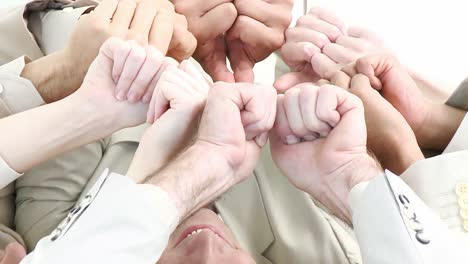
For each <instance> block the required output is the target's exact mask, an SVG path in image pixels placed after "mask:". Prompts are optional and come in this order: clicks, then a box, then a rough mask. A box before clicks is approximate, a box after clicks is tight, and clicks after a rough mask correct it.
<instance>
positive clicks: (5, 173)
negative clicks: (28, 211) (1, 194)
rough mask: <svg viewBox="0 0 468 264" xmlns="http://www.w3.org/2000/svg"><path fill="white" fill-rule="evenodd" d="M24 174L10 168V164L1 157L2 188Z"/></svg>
mask: <svg viewBox="0 0 468 264" xmlns="http://www.w3.org/2000/svg"><path fill="white" fill-rule="evenodd" d="M22 175H23V174H20V173H18V172H16V171H15V170H13V169H12V168H10V166H9V165H8V164H7V163H6V162H5V161H4V160H3V159H2V158H1V157H0V190H1V189H3V188H5V187H6V186H7V185H8V184H10V183H12V182H14V181H15V180H16V179H18V178H19V177H21V176H22Z"/></svg>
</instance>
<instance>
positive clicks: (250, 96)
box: [195, 83, 276, 183]
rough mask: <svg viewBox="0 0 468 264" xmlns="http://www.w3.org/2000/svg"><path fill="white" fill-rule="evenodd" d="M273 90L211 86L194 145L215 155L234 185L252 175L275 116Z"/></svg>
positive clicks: (225, 84) (224, 84)
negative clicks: (223, 162)
mask: <svg viewBox="0 0 468 264" xmlns="http://www.w3.org/2000/svg"><path fill="white" fill-rule="evenodd" d="M275 102H276V91H275V90H274V89H273V87H268V86H257V85H252V84H246V83H239V84H227V83H215V84H214V85H213V86H212V88H211V90H210V93H209V95H208V100H207V103H206V106H205V111H204V114H203V116H202V120H201V123H200V129H199V132H198V138H197V140H196V141H195V145H198V146H201V147H202V148H205V149H209V150H210V151H212V152H213V151H214V152H217V153H218V156H220V157H222V158H223V159H224V160H226V161H227V163H228V164H229V167H230V169H231V171H232V172H233V173H234V175H235V179H234V182H235V183H238V182H240V181H242V180H243V179H245V178H246V177H247V176H249V175H250V173H252V171H253V169H254V167H255V165H256V163H257V161H258V159H259V155H260V150H261V148H262V147H263V146H264V145H265V144H266V142H267V140H268V131H269V130H270V129H271V128H272V127H273V123H274V121H275V115H276V104H275Z"/></svg>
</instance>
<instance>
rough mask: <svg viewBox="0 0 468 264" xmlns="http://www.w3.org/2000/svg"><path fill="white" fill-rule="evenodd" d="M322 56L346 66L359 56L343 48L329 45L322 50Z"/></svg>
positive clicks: (332, 44) (333, 44)
mask: <svg viewBox="0 0 468 264" xmlns="http://www.w3.org/2000/svg"><path fill="white" fill-rule="evenodd" d="M322 52H323V54H325V55H326V56H327V57H329V58H330V59H332V60H333V61H334V62H336V63H338V64H348V63H350V62H353V61H355V60H356V59H358V57H359V55H358V54H357V53H356V52H354V51H352V50H350V49H347V48H345V47H343V46H340V45H337V44H335V43H329V44H327V45H325V47H323V49H322Z"/></svg>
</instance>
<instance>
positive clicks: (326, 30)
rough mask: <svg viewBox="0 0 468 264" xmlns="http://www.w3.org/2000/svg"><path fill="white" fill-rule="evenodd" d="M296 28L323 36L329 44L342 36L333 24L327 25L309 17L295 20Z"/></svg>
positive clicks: (320, 20)
mask: <svg viewBox="0 0 468 264" xmlns="http://www.w3.org/2000/svg"><path fill="white" fill-rule="evenodd" d="M296 27H298V28H303V29H308V30H313V31H315V32H318V33H321V34H323V35H325V36H326V37H327V39H328V40H329V41H331V42H335V41H336V39H337V38H338V37H339V36H340V35H342V34H343V33H342V32H341V30H340V29H339V28H338V27H337V26H335V25H334V24H331V23H328V22H326V21H324V20H322V19H318V18H317V17H315V16H311V15H306V16H302V17H300V18H299V19H298V20H297V23H296Z"/></svg>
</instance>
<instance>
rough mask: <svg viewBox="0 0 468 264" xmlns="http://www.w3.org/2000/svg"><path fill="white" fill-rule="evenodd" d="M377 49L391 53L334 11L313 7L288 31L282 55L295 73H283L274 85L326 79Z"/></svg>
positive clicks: (283, 85)
mask: <svg viewBox="0 0 468 264" xmlns="http://www.w3.org/2000/svg"><path fill="white" fill-rule="evenodd" d="M376 52H388V50H387V48H385V47H384V45H383V43H382V41H381V40H380V39H379V38H378V37H377V36H376V35H375V34H374V33H372V32H370V31H368V30H366V29H363V28H358V27H349V28H348V27H347V25H346V24H345V23H344V22H343V21H342V20H341V19H340V18H339V17H337V16H336V15H335V14H333V13H331V12H330V11H327V10H325V9H321V8H312V9H311V10H310V11H309V13H308V14H307V15H305V16H302V17H300V18H299V19H298V21H297V24H296V27H294V28H290V29H288V30H287V31H286V44H285V45H284V46H283V47H282V48H281V56H282V57H283V60H284V61H285V62H286V64H288V65H289V66H290V67H291V69H292V70H293V72H291V73H289V74H286V75H284V76H282V77H281V78H280V79H279V80H278V81H277V82H276V83H275V87H276V88H277V89H278V90H279V91H285V90H287V89H289V88H290V87H292V86H294V85H296V84H299V83H303V82H315V81H317V80H318V79H320V78H326V77H328V76H327V73H330V72H335V71H337V70H339V69H340V68H341V66H344V65H347V64H349V63H351V62H353V61H355V60H356V59H358V58H360V57H363V56H365V55H369V54H373V53H376Z"/></svg>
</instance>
